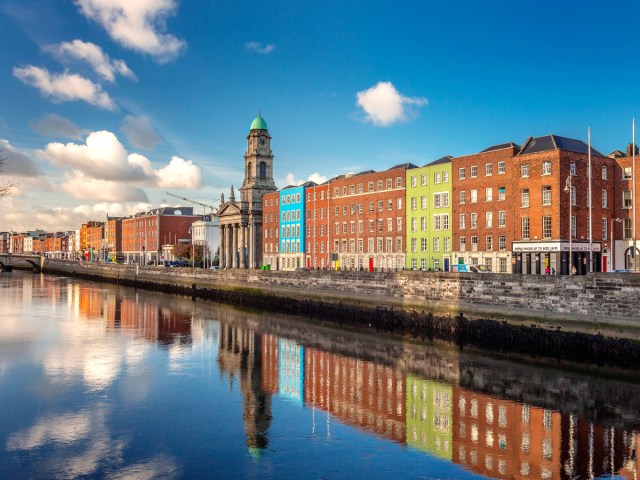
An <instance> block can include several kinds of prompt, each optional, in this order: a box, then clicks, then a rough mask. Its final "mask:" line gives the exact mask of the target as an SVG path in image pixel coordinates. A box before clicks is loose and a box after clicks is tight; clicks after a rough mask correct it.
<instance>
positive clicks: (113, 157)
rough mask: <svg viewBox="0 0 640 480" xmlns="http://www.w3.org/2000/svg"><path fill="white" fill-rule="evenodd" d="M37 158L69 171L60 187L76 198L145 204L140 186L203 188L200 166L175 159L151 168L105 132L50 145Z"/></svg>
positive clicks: (189, 161)
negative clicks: (83, 142) (70, 170)
mask: <svg viewBox="0 0 640 480" xmlns="http://www.w3.org/2000/svg"><path fill="white" fill-rule="evenodd" d="M36 155H37V156H38V157H39V158H43V159H46V160H48V161H49V162H51V163H52V164H53V165H55V166H57V167H60V168H70V169H72V173H70V174H67V179H66V181H65V182H64V184H63V185H62V187H63V188H64V189H65V191H67V192H68V193H70V194H71V195H73V196H74V197H75V198H86V199H94V200H96V201H107V202H129V201H138V202H139V201H142V202H146V201H147V196H146V194H145V193H144V191H143V190H142V189H141V188H140V187H141V186H144V187H150V188H176V189H193V188H199V187H201V186H202V172H201V170H200V167H198V166H196V165H195V164H194V163H193V162H192V161H191V160H185V159H182V158H180V157H175V156H174V157H172V158H171V160H170V161H169V163H168V164H166V165H164V166H162V167H161V168H159V169H154V168H153V166H152V165H151V162H150V161H149V159H148V158H147V157H145V156H143V155H140V154H138V153H128V152H127V151H126V149H125V148H124V146H123V145H122V144H121V143H120V141H119V140H118V138H117V137H116V136H115V135H114V134H113V133H111V132H108V131H100V132H92V133H90V134H89V136H88V137H87V140H86V143H85V145H78V144H75V143H67V144H62V143H57V142H56V143H49V144H48V145H47V146H46V147H45V149H44V150H38V151H37V152H36ZM131 185H133V186H131Z"/></svg>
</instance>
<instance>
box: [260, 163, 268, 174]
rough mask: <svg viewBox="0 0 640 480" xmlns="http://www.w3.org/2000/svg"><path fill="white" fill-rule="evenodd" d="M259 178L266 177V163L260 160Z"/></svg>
mask: <svg viewBox="0 0 640 480" xmlns="http://www.w3.org/2000/svg"><path fill="white" fill-rule="evenodd" d="M260 178H267V164H266V163H264V162H260Z"/></svg>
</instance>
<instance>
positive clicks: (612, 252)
mask: <svg viewBox="0 0 640 480" xmlns="http://www.w3.org/2000/svg"><path fill="white" fill-rule="evenodd" d="M621 221H622V219H621V218H618V217H616V218H612V219H611V270H612V271H613V270H615V266H616V257H615V255H614V251H613V222H617V223H620V222H621Z"/></svg>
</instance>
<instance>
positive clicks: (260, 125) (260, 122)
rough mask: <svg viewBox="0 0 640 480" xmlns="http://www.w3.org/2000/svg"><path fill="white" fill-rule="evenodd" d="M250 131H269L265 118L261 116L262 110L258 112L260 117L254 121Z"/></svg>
mask: <svg viewBox="0 0 640 480" xmlns="http://www.w3.org/2000/svg"><path fill="white" fill-rule="evenodd" d="M249 130H268V129H267V122H265V121H264V118H262V117H261V116H260V110H258V116H257V117H256V118H254V119H253V122H251V126H250V127H249Z"/></svg>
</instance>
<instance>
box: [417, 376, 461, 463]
mask: <svg viewBox="0 0 640 480" xmlns="http://www.w3.org/2000/svg"><path fill="white" fill-rule="evenodd" d="M406 416H407V422H406V423H407V445H409V446H411V447H414V448H416V449H418V450H423V451H425V452H428V453H430V454H432V455H435V456H437V457H440V458H443V459H445V460H449V461H451V460H452V457H453V389H452V388H451V386H450V385H446V384H444V383H438V382H433V381H431V380H424V379H422V378H418V377H414V376H411V375H408V376H407V409H406Z"/></svg>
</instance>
